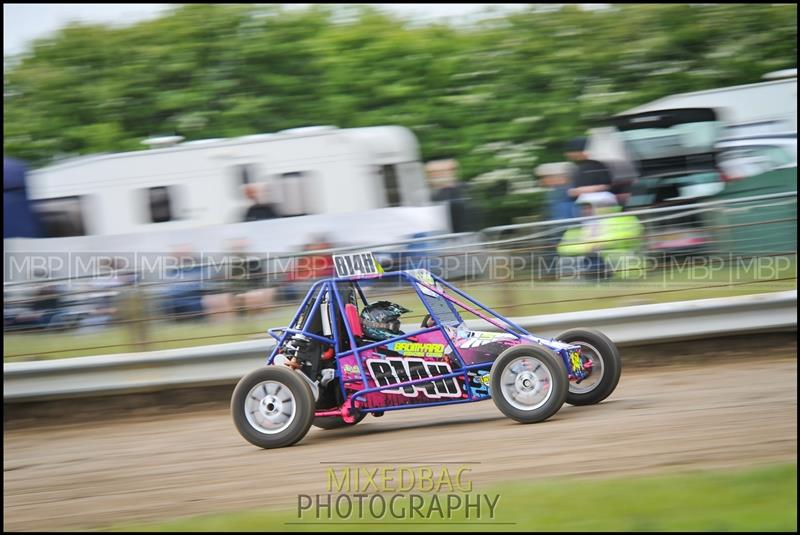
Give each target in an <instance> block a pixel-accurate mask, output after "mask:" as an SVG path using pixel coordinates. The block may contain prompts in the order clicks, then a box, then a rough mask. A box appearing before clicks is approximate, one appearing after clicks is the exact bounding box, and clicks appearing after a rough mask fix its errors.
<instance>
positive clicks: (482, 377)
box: [469, 370, 491, 396]
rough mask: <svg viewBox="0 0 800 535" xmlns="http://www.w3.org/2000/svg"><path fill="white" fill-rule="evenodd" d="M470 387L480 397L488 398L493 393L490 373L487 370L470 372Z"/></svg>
mask: <svg viewBox="0 0 800 535" xmlns="http://www.w3.org/2000/svg"><path fill="white" fill-rule="evenodd" d="M469 387H470V388H471V389H472V392H473V393H474V394H476V395H478V396H488V395H489V394H490V393H491V392H490V389H489V372H488V371H486V370H478V371H475V372H469Z"/></svg>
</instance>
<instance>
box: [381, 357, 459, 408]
mask: <svg viewBox="0 0 800 535" xmlns="http://www.w3.org/2000/svg"><path fill="white" fill-rule="evenodd" d="M367 369H368V370H369V373H370V375H371V376H372V378H373V379H374V380H375V384H376V385H378V386H390V385H393V384H398V383H405V382H408V381H416V380H418V379H426V378H428V377H436V376H437V375H444V374H447V373H451V372H452V371H453V370H452V369H451V368H450V365H449V364H447V363H445V362H430V361H427V360H422V359H418V358H407V357H401V358H397V357H387V358H386V359H381V360H378V359H369V360H367ZM382 392H386V393H393V394H403V395H404V396H406V397H410V398H413V397H417V396H418V395H419V394H420V392H422V393H424V394H425V395H426V396H427V397H429V398H434V399H438V398H457V397H461V388H460V387H459V385H458V381H457V380H456V378H455V377H450V378H448V379H438V380H434V381H430V382H428V383H419V384H416V385H410V386H404V387H400V388H394V389H392V388H389V389H386V390H383V391H382Z"/></svg>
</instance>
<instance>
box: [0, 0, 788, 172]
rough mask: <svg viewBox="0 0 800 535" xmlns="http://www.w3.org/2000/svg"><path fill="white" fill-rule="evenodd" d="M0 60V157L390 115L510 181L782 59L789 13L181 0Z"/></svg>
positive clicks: (427, 140)
mask: <svg viewBox="0 0 800 535" xmlns="http://www.w3.org/2000/svg"><path fill="white" fill-rule="evenodd" d="M4 59H5V61H4V63H5V67H4V70H5V80H4V104H5V118H4V122H3V133H4V137H5V141H4V151H5V153H6V154H8V155H13V156H17V157H20V158H24V159H26V160H29V161H31V162H33V163H34V164H43V163H46V162H48V161H51V160H52V159H53V158H57V157H63V156H68V155H78V154H88V153H96V152H110V151H121V150H136V149H142V148H144V147H143V146H142V145H141V144H140V141H141V140H142V139H143V138H145V137H148V136H151V135H155V134H165V133H177V134H180V135H183V136H185V137H186V138H187V139H189V140H192V139H203V138H216V137H229V136H237V135H245V134H253V133H259V132H272V131H277V130H281V129H284V128H291V127H298V126H305V125H316V124H334V125H337V126H340V127H355V126H367V125H381V124H398V125H404V126H407V127H409V128H411V129H412V130H413V131H414V132H415V134H416V135H417V137H418V138H419V140H420V143H421V147H422V152H423V157H424V159H432V158H438V157H447V156H453V157H456V158H458V159H459V161H460V162H461V170H462V178H463V179H472V178H474V177H479V176H486V175H487V173H495V172H497V171H498V170H504V171H505V172H506V175H507V176H508V177H510V178H509V179H510V180H512V181H513V180H515V179H520V178H521V179H525V178H526V177H527V178H530V177H531V176H532V168H533V166H534V165H535V164H536V163H537V162H541V161H546V160H552V159H560V158H561V155H560V152H561V146H562V143H563V141H564V140H566V139H568V138H570V137H573V136H575V135H579V134H580V133H582V132H583V131H585V129H586V128H587V127H588V126H590V125H591V124H592V121H595V120H597V119H599V118H601V117H604V116H607V115H609V114H613V113H617V112H619V111H621V110H624V109H627V108H630V107H633V106H635V105H638V104H642V103H644V102H647V101H650V100H653V99H656V98H659V97H662V96H665V95H669V94H673V93H677V92H684V91H692V90H699V89H706V88H713V87H721V86H725V85H732V84H739V83H750V82H757V81H759V80H760V79H761V76H762V75H763V74H764V73H766V72H769V71H773V70H777V69H782V68H790V67H795V66H796V63H797V6H796V5H768V4H752V5H741V4H740V5H710V4H703V5H660V4H648V5H618V6H612V7H611V8H608V9H599V10H598V9H595V10H583V9H581V8H579V7H577V6H570V5H567V6H563V7H553V6H531V7H530V8H529V9H527V10H524V11H519V12H515V13H513V14H506V15H502V16H493V17H490V18H485V19H483V20H482V21H481V22H479V23H477V24H475V25H473V26H469V27H453V26H448V25H443V24H425V25H421V24H414V23H412V22H410V21H408V20H404V19H403V18H400V17H398V16H394V15H391V14H388V13H385V12H382V11H380V10H378V9H376V8H373V7H369V6H367V7H364V6H356V7H353V6H327V5H316V6H312V7H310V8H308V9H304V10H299V9H285V8H282V7H280V6H278V5H263V4H262V5H236V4H234V5H225V4H191V5H184V6H180V7H176V8H174V9H173V10H171V11H169V12H167V13H166V14H165V15H163V16H162V17H160V18H158V19H155V20H150V21H146V22H141V23H138V24H135V25H132V26H128V27H123V28H112V27H106V26H102V25H88V24H73V25H70V26H68V27H65V28H63V29H62V30H61V31H60V32H58V33H57V34H56V35H54V36H52V37H49V38H46V39H41V40H39V41H37V42H35V43H34V45H33V46H32V48H31V50H29V51H28V53H27V54H25V55H24V56H22V57H18V58H9V57H6V58H4Z"/></svg>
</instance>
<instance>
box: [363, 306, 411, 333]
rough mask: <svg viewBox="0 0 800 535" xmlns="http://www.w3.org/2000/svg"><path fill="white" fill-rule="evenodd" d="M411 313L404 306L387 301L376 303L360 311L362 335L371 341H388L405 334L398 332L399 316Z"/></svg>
mask: <svg viewBox="0 0 800 535" xmlns="http://www.w3.org/2000/svg"><path fill="white" fill-rule="evenodd" d="M406 312H411V311H410V310H409V309H407V308H405V307H404V306H401V305H398V304H397V303H390V302H389V301H378V302H377V303H373V304H371V305H368V306H366V307H364V310H362V311H361V326H362V327H363V328H364V335H365V336H366V337H367V338H369V339H371V340H388V339H389V338H394V337H395V336H400V335H402V334H405V333H404V332H403V331H401V330H400V316H401V315H403V314H405V313H406Z"/></svg>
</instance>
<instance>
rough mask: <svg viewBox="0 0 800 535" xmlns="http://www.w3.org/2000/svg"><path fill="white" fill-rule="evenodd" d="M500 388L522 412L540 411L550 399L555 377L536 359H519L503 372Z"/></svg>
mask: <svg viewBox="0 0 800 535" xmlns="http://www.w3.org/2000/svg"><path fill="white" fill-rule="evenodd" d="M500 380H501V383H500V388H501V390H502V393H503V397H504V398H505V400H506V401H508V403H509V404H510V405H511V406H512V407H514V408H516V409H519V410H521V411H532V410H534V409H538V408H539V407H541V406H542V405H544V404H545V403H547V400H548V399H550V395H551V394H552V392H553V388H552V384H553V376H552V375H550V370H549V369H548V368H547V366H545V365H544V363H543V362H542V361H541V360H539V359H538V358H536V357H529V356H524V357H518V358H516V359H514V360H512V361H511V362H510V363H509V364H508V366H506V367H505V369H504V370H503V375H502V376H501V378H500Z"/></svg>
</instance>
